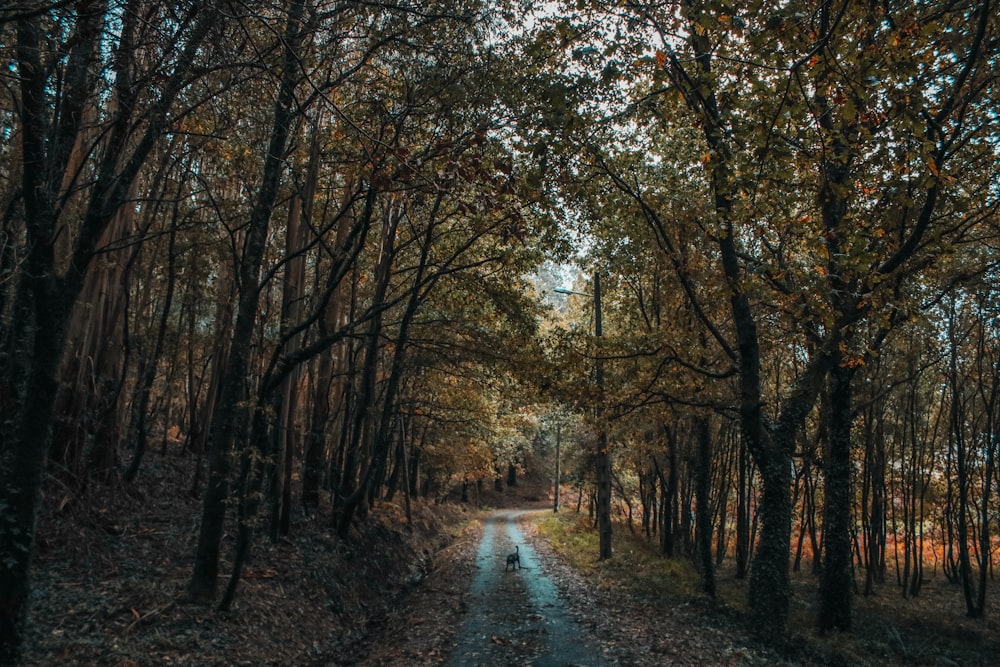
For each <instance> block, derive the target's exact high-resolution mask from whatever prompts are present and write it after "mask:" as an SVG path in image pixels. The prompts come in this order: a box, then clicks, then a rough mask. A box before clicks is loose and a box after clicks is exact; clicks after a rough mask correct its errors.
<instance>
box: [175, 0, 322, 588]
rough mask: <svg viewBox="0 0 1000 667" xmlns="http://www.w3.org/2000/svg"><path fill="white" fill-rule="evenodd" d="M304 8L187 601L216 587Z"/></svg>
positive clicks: (291, 40) (294, 12)
mask: <svg viewBox="0 0 1000 667" xmlns="http://www.w3.org/2000/svg"><path fill="white" fill-rule="evenodd" d="M303 4H304V2H303V0H294V1H293V2H292V3H291V5H290V7H289V9H288V23H287V27H286V30H285V40H284V43H285V49H284V63H283V65H282V74H281V82H280V85H279V90H278V98H277V101H276V102H275V107H274V124H273V127H272V130H271V137H270V142H269V144H268V147H267V154H266V155H265V158H264V169H263V177H262V180H261V187H260V190H259V192H258V194H257V198H256V200H255V202H254V205H253V208H252V210H251V212H250V221H249V224H248V229H247V238H246V241H245V243H244V248H243V258H242V261H241V263H240V267H239V273H240V295H239V301H238V304H237V311H236V323H235V325H234V327H233V334H232V342H231V346H230V350H229V359H228V361H227V363H226V366H225V371H224V372H225V377H224V379H223V381H222V390H221V393H220V396H219V402H218V405H217V406H216V410H215V416H214V417H213V419H212V430H211V437H210V439H209V456H208V461H209V480H208V485H207V487H206V489H205V497H204V501H203V509H202V518H201V529H200V532H199V535H198V546H197V548H196V552H195V565H194V571H193V572H192V575H191V581H190V582H189V583H188V587H187V590H188V594H189V596H190V598H191V599H192V600H193V601H197V602H210V601H211V600H213V599H214V598H215V593H216V588H217V585H218V576H219V545H220V542H221V540H222V527H223V523H224V521H225V516H226V500H227V498H228V496H229V470H230V462H229V455H230V452H231V451H232V448H233V444H234V442H235V441H236V439H237V435H238V432H239V430H240V428H241V426H240V425H241V423H245V415H246V411H245V409H241V408H240V403H241V401H244V400H245V399H246V375H247V370H248V367H249V362H250V348H251V346H250V341H251V338H252V336H253V331H254V325H255V321H256V317H257V308H258V299H259V296H260V290H259V280H260V266H261V262H262V260H263V255H264V247H265V244H266V242H267V230H268V226H269V223H270V220H271V214H272V212H273V209H274V202H275V199H276V197H277V193H278V185H279V183H280V181H281V173H282V171H283V169H284V160H283V157H284V154H285V147H286V145H287V143H288V137H289V134H290V130H291V123H292V119H293V118H294V116H295V114H296V113H297V109H296V106H295V86H296V83H297V82H298V80H299V77H300V74H299V71H298V68H299V64H300V63H299V59H298V58H299V53H298V47H299V44H300V43H301V41H302V37H303V34H302V30H301V18H302V12H303Z"/></svg>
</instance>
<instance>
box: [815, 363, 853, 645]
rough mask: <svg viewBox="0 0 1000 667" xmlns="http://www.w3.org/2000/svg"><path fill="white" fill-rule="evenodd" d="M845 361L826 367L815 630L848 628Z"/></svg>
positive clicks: (849, 573) (848, 480)
mask: <svg viewBox="0 0 1000 667" xmlns="http://www.w3.org/2000/svg"><path fill="white" fill-rule="evenodd" d="M852 376H853V372H852V370H851V369H850V368H849V367H848V366H847V363H846V360H844V359H837V360H836V361H835V362H834V363H833V366H832V368H831V369H830V392H829V401H830V406H829V409H828V411H827V415H828V417H829V420H828V423H827V425H826V428H827V431H828V433H827V452H826V457H825V459H826V460H825V465H824V468H823V470H824V472H825V480H826V485H825V494H824V498H825V501H824V505H823V566H822V571H821V575H820V584H819V599H820V604H819V617H818V619H817V625H818V628H819V630H820V631H821V632H825V631H828V630H841V631H844V632H847V631H849V630H850V629H851V597H852V591H853V590H854V577H853V574H852V567H851V566H852V560H851V558H852V557H851V506H852V501H853V494H852V493H851V422H852V419H851V410H852V405H851V379H852Z"/></svg>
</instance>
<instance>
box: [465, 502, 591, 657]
mask: <svg viewBox="0 0 1000 667" xmlns="http://www.w3.org/2000/svg"><path fill="white" fill-rule="evenodd" d="M523 513H524V512H523V510H522V511H511V510H504V511H498V512H494V513H492V514H490V515H489V516H488V517H487V518H486V521H485V526H484V529H483V536H482V538H481V539H480V542H479V548H478V551H477V554H476V568H477V573H476V576H475V579H474V580H473V582H472V586H471V588H470V590H469V594H468V602H467V612H466V615H465V620H464V621H463V622H462V626H461V628H460V629H459V633H458V645H457V647H456V648H455V650H454V651H453V652H452V655H451V659H450V660H449V662H448V665H449V666H450V667H479V666H484V667H485V666H487V665H488V666H490V667H502V666H510V667H514V666H515V665H516V666H518V667H520V666H523V665H532V666H533V667H571V666H572V667H601V666H603V665H607V664H608V663H607V662H606V661H605V660H603V658H602V657H601V654H600V652H599V651H598V650H597V649H596V648H594V647H592V646H590V645H589V644H588V643H587V642H585V641H584V637H583V635H584V633H583V630H582V629H581V628H580V626H579V625H578V624H577V623H576V621H575V620H573V618H572V616H571V615H570V614H569V611H568V609H567V608H566V605H565V603H564V601H563V599H562V598H561V597H560V596H559V592H558V589H557V588H556V586H555V584H553V582H552V580H551V579H550V578H549V577H547V576H546V575H545V572H544V571H543V569H542V568H543V566H542V563H541V561H540V560H539V559H538V557H537V556H536V554H535V550H534V549H533V548H532V546H531V544H530V543H529V542H527V541H526V540H525V537H524V533H523V532H522V531H521V529H520V527H519V526H518V525H517V517H518V516H519V515H521V514H523ZM515 546H517V547H520V556H521V566H522V569H520V570H515V571H505V567H504V566H505V563H506V557H507V554H510V553H513V552H514V547H515Z"/></svg>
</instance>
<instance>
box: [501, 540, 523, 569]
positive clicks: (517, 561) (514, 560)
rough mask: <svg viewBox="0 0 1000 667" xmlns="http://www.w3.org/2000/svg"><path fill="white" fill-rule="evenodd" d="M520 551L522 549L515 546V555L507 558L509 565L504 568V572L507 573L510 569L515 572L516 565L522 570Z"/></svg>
mask: <svg viewBox="0 0 1000 667" xmlns="http://www.w3.org/2000/svg"><path fill="white" fill-rule="evenodd" d="M520 549H521V547H518V546H515V547H514V553H512V554H510V555H509V556H507V564H506V565H504V566H503V571H504V572H506V571H507V568H508V567H509V568H510V569H512V570H513V569H514V566H515V565H517V569H519V570H520V569H521V551H520Z"/></svg>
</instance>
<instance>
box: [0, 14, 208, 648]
mask: <svg viewBox="0 0 1000 667" xmlns="http://www.w3.org/2000/svg"><path fill="white" fill-rule="evenodd" d="M161 13H162V14H165V15H166V17H167V20H166V22H165V25H166V26H167V28H166V31H165V33H164V34H163V36H162V41H161V40H158V39H157V37H156V36H153V35H149V34H147V33H145V32H143V31H142V28H143V23H142V21H141V20H140V16H141V15H143V14H145V15H147V16H148V17H153V16H156V15H158V14H161ZM120 18H121V26H120V28H121V29H120V30H119V29H117V28H115V29H112V26H111V25H110V21H109V20H108V19H109V15H108V5H107V3H106V2H100V1H96V2H80V3H76V6H75V7H74V8H73V10H70V9H67V8H53V10H52V13H42V12H39V13H31V12H28V13H25V14H22V15H17V16H16V17H15V20H14V23H15V31H16V44H17V47H16V54H15V60H16V67H17V77H18V90H17V95H18V100H17V106H18V108H19V109H20V115H19V121H20V123H19V135H20V143H21V146H20V160H21V165H20V172H21V181H22V183H21V187H20V192H19V198H20V201H21V203H22V206H23V219H22V225H23V226H22V227H21V229H22V230H23V234H24V238H25V243H24V246H23V249H22V255H23V257H24V262H23V264H22V266H21V269H20V271H19V272H18V280H17V282H16V292H15V295H14V298H13V304H14V305H13V308H12V309H11V311H10V314H9V319H8V321H7V322H6V323H5V329H7V335H5V337H4V342H5V344H6V345H7V346H8V348H7V350H6V352H7V356H6V358H5V362H4V366H5V367H4V369H3V370H4V372H3V375H4V376H6V377H8V378H10V380H9V381H8V382H9V387H10V391H11V392H12V393H13V395H14V396H15V398H14V399H13V401H12V402H13V404H14V418H13V420H12V423H11V424H10V425H9V426H8V427H5V433H4V451H3V460H4V465H3V479H2V483H3V484H2V485H3V497H2V498H0V505H2V507H3V521H4V530H2V531H0V561H2V568H0V609H2V615H0V654H2V655H0V660H3V661H8V660H13V659H14V658H15V656H16V654H17V651H18V646H19V644H20V642H21V638H22V633H23V625H24V621H25V616H26V611H27V601H28V596H29V592H30V562H31V554H32V551H33V549H34V540H35V515H36V512H37V509H38V502H39V489H40V487H41V481H42V474H43V470H44V467H45V462H46V458H47V456H48V453H49V451H50V449H51V442H52V440H51V438H52V424H53V421H54V413H53V411H54V406H55V401H56V395H57V392H58V376H57V373H58V368H59V362H60V360H61V359H62V357H63V351H64V345H65V341H66V335H67V327H68V326H69V322H70V316H71V313H72V310H73V307H74V305H75V303H76V302H77V300H78V299H79V298H80V294H81V291H82V290H83V288H84V284H85V281H86V278H87V275H88V273H89V271H90V270H91V267H92V264H93V261H94V258H95V257H96V256H97V255H98V253H99V252H101V248H100V247H99V244H100V241H101V238H102V236H103V235H104V233H105V231H106V230H107V229H108V227H109V225H111V223H112V221H113V220H114V219H115V217H116V216H117V215H119V213H120V211H121V210H122V208H123V206H124V205H125V204H126V203H127V201H128V199H129V193H130V190H131V188H132V186H133V183H134V182H135V180H136V178H137V177H138V176H139V173H140V171H141V170H142V169H143V167H144V165H145V163H146V160H147V158H148V157H149V156H150V154H151V152H152V151H153V149H154V147H155V146H156V145H157V144H158V143H159V142H160V141H161V139H162V137H163V136H164V134H165V133H166V132H167V131H168V130H169V128H170V126H171V122H172V121H171V118H172V115H171V114H172V113H175V112H176V111H177V109H176V108H175V106H176V103H177V100H178V97H179V96H180V94H181V92H182V91H183V90H185V89H186V88H187V87H188V86H189V85H191V82H192V80H194V79H196V76H193V74H194V73H195V72H196V70H197V67H198V63H199V61H200V60H201V59H202V58H203V57H204V55H205V52H206V50H208V49H207V47H206V44H207V43H208V41H207V40H208V39H209V38H210V36H211V35H212V33H213V31H215V30H217V29H218V24H217V22H216V10H215V9H213V8H211V7H205V8H201V7H200V6H197V5H196V6H193V7H190V8H188V9H187V10H186V11H182V12H179V13H177V14H174V13H173V12H172V11H171V8H169V7H166V6H163V5H160V4H158V3H146V2H140V1H138V0H136V1H134V2H129V3H126V4H125V5H124V7H123V8H122V12H121V15H120ZM153 20H154V21H155V19H153ZM50 45H52V46H55V47H56V48H54V49H52V50H50V48H49V47H50ZM106 45H110V47H108V46H106ZM144 49H148V50H149V51H150V53H157V54H159V55H160V57H161V58H162V60H161V62H168V63H170V64H169V66H168V67H167V68H166V71H164V72H163V74H162V75H160V76H159V77H158V80H159V85H158V86H157V87H155V88H153V89H152V91H151V92H150V90H149V89H147V87H146V81H145V75H147V74H148V73H149V71H150V65H149V63H148V62H146V61H145V60H144V57H143V56H141V54H142V52H143V50H144ZM106 71H113V73H114V83H113V85H112V86H111V87H110V89H106V88H105V87H104V85H103V84H104V83H105V81H106V80H105V79H103V78H101V77H99V76H97V75H98V73H102V72H106ZM95 116H96V121H93V120H92V119H94V118H95ZM89 122H97V123H99V124H100V125H101V127H102V129H103V130H104V131H103V132H101V133H99V134H96V135H94V134H91V130H90V128H89V127H88V123H89ZM88 138H90V139H91V144H90V145H89V146H87V150H80V147H77V141H78V140H81V139H82V140H83V141H86V140H87V139H88ZM75 147H77V148H75ZM82 185H85V186H86V187H85V188H84V194H83V196H82V198H81V200H80V202H79V205H78V206H73V207H67V203H68V201H69V200H70V198H71V197H72V196H73V195H74V194H75V193H76V192H77V190H78V188H80V187H81V186H82Z"/></svg>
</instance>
